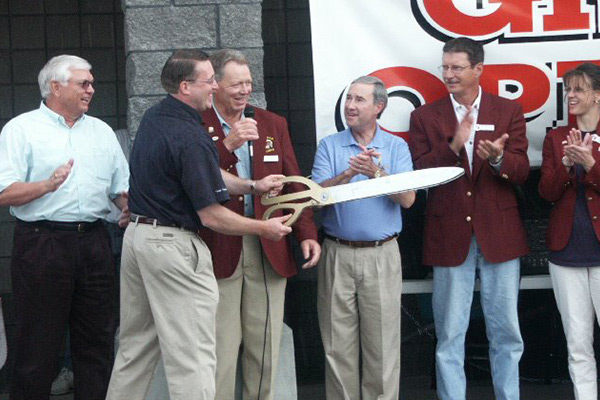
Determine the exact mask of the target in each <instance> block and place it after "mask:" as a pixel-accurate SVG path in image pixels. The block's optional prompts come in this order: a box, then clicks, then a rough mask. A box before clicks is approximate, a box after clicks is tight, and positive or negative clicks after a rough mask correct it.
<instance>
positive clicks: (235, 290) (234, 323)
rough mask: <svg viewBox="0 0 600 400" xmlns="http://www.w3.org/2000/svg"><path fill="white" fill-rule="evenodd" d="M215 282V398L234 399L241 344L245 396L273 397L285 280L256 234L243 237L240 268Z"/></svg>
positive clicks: (249, 399)
mask: <svg viewBox="0 0 600 400" xmlns="http://www.w3.org/2000/svg"><path fill="white" fill-rule="evenodd" d="M265 279H266V281H265ZM217 282H218V285H219V306H218V309H217V395H216V399H218V400H234V398H235V379H236V369H237V363H238V353H239V349H240V345H241V346H242V376H243V398H244V399H245V400H257V399H260V400H271V399H273V395H274V390H275V377H276V370H277V361H278V360H279V343H280V341H281V332H282V329H283V306H284V300H285V286H286V283H287V279H286V278H283V277H281V276H280V275H278V274H277V273H276V272H275V271H274V270H273V268H272V267H271V264H270V263H269V261H268V260H267V257H266V255H265V254H264V253H263V252H262V249H261V247H260V241H259V239H258V236H244V239H243V245H242V254H241V256H240V261H239V263H238V266H237V269H236V270H235V272H234V273H233V275H232V276H230V277H229V278H225V279H219V280H218V281H217ZM267 293H268V296H267ZM267 299H268V300H267ZM265 320H266V321H265ZM259 391H260V394H259Z"/></svg>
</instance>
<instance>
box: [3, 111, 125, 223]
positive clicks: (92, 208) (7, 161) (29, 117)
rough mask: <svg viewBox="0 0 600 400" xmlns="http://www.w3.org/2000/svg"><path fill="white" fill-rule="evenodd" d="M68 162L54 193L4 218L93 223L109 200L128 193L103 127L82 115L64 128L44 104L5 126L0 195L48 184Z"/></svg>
mask: <svg viewBox="0 0 600 400" xmlns="http://www.w3.org/2000/svg"><path fill="white" fill-rule="evenodd" d="M71 158H72V159H73V160H74V163H73V169H72V170H71V173H70V174H69V176H68V177H67V179H66V181H65V182H64V183H63V184H62V185H61V186H60V187H59V188H58V189H57V190H56V191H54V192H51V193H47V194H45V195H44V196H42V197H40V198H38V199H36V200H33V201H31V202H29V203H27V204H25V205H22V206H17V207H11V208H10V212H11V214H12V215H14V216H15V217H17V218H19V219H21V220H23V221H39V220H51V221H68V222H74V221H88V222H91V221H95V220H97V219H102V218H105V217H106V216H107V215H108V214H109V213H110V205H109V203H110V200H112V199H114V198H115V197H117V196H118V195H119V194H120V193H122V192H124V191H127V190H128V187H129V168H128V166H127V161H126V159H125V156H124V154H123V151H122V150H121V147H120V146H119V142H118V141H117V138H116V136H115V134H114V132H113V131H112V129H111V128H110V126H108V125H107V124H106V123H104V122H102V121H101V120H99V119H97V118H94V117H90V116H87V115H82V116H81V117H80V118H79V119H78V120H77V121H76V122H75V124H74V125H73V127H69V126H68V125H67V124H66V122H65V119H64V118H63V117H62V116H61V115H59V114H57V113H55V112H54V111H52V110H50V109H49V108H48V107H46V105H45V104H44V102H42V103H41V105H40V108H39V109H37V110H33V111H30V112H27V113H24V114H21V115H19V116H18V117H15V118H13V119H12V120H10V121H9V122H8V123H7V124H6V125H5V126H4V128H3V129H2V133H1V134H0V192H2V191H4V189H6V188H7V187H8V186H10V185H11V184H13V183H15V182H38V181H43V180H46V179H48V178H49V177H50V176H51V175H52V173H53V172H54V171H55V170H56V169H57V168H58V167H60V166H61V165H63V164H65V163H67V162H68V161H69V159H71Z"/></svg>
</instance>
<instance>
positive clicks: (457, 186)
mask: <svg viewBox="0 0 600 400" xmlns="http://www.w3.org/2000/svg"><path fill="white" fill-rule="evenodd" d="M477 124H478V125H487V127H485V126H484V127H482V129H480V130H479V131H477V132H476V134H475V143H474V150H473V173H471V172H470V170H469V165H468V158H467V154H466V151H465V149H464V148H463V149H462V150H461V152H460V154H459V155H458V156H457V155H456V154H455V153H454V152H453V151H452V149H451V148H450V146H449V143H450V141H451V140H452V138H453V136H454V133H455V130H456V126H457V120H456V114H455V112H454V109H453V107H452V102H451V100H450V97H449V96H446V97H444V98H442V99H440V100H438V101H436V102H434V103H431V104H427V105H424V106H422V107H419V108H418V109H416V110H415V111H413V113H412V114H411V118H410V132H409V146H410V150H411V153H412V157H413V162H414V164H415V168H416V169H422V168H432V167H447V166H460V167H463V168H464V170H465V175H463V176H462V177H460V178H459V179H457V180H455V181H453V182H450V183H448V184H445V185H442V186H438V187H436V188H432V189H429V191H428V198H427V205H426V209H425V232H424V247H423V263H424V264H426V265H433V266H456V265H459V264H461V263H463V262H464V261H465V259H466V257H467V254H468V252H469V246H470V243H471V238H472V236H473V234H475V237H476V238H477V243H478V244H479V246H480V248H481V251H482V253H483V256H484V257H485V259H486V260H487V261H489V262H493V263H497V262H504V261H508V260H511V259H513V258H516V257H520V256H522V255H525V254H527V252H528V251H529V248H528V246H527V239H526V237H525V230H524V229H523V224H522V222H521V218H520V215H519V209H518V206H517V199H516V196H515V192H514V189H513V185H515V184H522V183H523V182H525V180H526V179H527V176H528V174H529V158H528V157H527V136H526V134H525V119H524V118H523V112H522V110H521V106H520V105H519V104H517V103H515V102H513V101H510V100H506V99H503V98H500V97H498V96H494V95H491V94H489V93H485V92H483V93H482V97H481V102H480V107H479V115H478V118H477ZM491 126H493V128H492V127H491ZM504 133H508V134H509V135H510V137H509V139H508V140H507V142H506V144H505V147H504V160H503V161H502V166H501V169H500V173H497V172H496V171H494V169H493V168H492V167H491V166H490V165H489V163H488V161H487V160H482V159H481V158H479V157H478V156H477V154H476V152H475V149H477V143H478V142H479V141H480V140H485V139H488V140H495V139H497V138H498V137H500V136H501V135H502V134H504Z"/></svg>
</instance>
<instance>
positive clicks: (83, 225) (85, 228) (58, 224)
mask: <svg viewBox="0 0 600 400" xmlns="http://www.w3.org/2000/svg"><path fill="white" fill-rule="evenodd" d="M17 223H19V224H21V225H29V226H33V227H38V228H45V229H48V230H51V231H67V232H77V233H87V232H90V231H92V230H94V229H96V228H98V227H99V226H101V225H102V221H100V220H99V219H98V220H96V221H94V222H65V221H49V220H39V221H31V222H28V221H22V220H20V219H18V220H17Z"/></svg>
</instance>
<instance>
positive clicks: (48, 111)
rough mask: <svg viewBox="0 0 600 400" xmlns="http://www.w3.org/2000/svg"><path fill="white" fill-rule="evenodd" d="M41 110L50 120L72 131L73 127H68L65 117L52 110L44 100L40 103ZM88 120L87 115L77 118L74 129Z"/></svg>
mask: <svg viewBox="0 0 600 400" xmlns="http://www.w3.org/2000/svg"><path fill="white" fill-rule="evenodd" d="M40 110H41V111H42V112H43V113H44V114H45V115H46V116H47V117H48V118H50V119H51V120H52V121H55V122H56V123H58V124H60V125H64V126H66V127H67V128H69V129H71V127H70V126H69V125H67V122H66V121H65V117H63V116H62V115H60V114H58V113H57V112H55V111H54V110H52V109H51V108H49V107H48V106H47V105H46V103H45V102H44V100H42V101H41V102H40ZM85 119H86V115H85V114H81V117H79V118H77V121H75V123H74V124H73V128H74V127H75V126H76V125H78V124H80V123H82V122H83V121H84V120H85Z"/></svg>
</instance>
